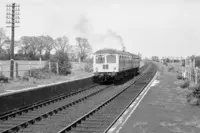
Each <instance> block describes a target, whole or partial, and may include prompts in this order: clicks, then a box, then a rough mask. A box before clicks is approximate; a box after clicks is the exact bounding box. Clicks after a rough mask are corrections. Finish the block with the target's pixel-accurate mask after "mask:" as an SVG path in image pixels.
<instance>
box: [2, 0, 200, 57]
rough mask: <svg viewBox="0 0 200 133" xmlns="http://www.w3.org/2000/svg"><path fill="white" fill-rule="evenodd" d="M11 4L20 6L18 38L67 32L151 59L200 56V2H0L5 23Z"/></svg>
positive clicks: (99, 45)
mask: <svg viewBox="0 0 200 133" xmlns="http://www.w3.org/2000/svg"><path fill="white" fill-rule="evenodd" d="M11 2H16V3H17V4H20V6H21V7H20V9H21V11H20V14H21V15H20V18H21V20H20V22H21V23H20V27H19V28H17V29H16V39H19V38H20V37H21V36H37V35H50V36H52V37H53V38H54V39H55V38H56V37H58V36H63V35H65V36H67V37H69V39H70V44H72V45H75V43H76V42H75V37H77V36H84V37H87V38H88V39H89V42H90V44H91V45H92V47H93V51H96V50H98V49H101V48H106V47H107V48H116V49H121V48H122V43H123V44H124V45H125V47H126V51H129V52H132V53H135V54H137V53H141V54H142V55H143V56H147V57H150V56H153V55H158V56H159V57H162V56H188V55H200V1H199V0H0V17H1V19H0V27H5V26H6V25H5V22H6V19H5V18H6V7H5V6H6V4H9V3H11ZM6 33H7V35H9V36H10V29H8V28H7V32H6Z"/></svg>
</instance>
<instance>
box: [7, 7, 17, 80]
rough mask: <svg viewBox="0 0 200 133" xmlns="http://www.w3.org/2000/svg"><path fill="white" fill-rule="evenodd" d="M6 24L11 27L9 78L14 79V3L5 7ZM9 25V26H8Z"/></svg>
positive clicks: (15, 9)
mask: <svg viewBox="0 0 200 133" xmlns="http://www.w3.org/2000/svg"><path fill="white" fill-rule="evenodd" d="M6 7H7V9H6V11H7V13H6V24H8V26H6V27H11V44H10V78H11V79H13V77H14V42H15V27H19V26H15V24H16V23H19V7H20V6H19V5H17V4H16V3H12V4H8V5H6ZM10 24H11V25H10Z"/></svg>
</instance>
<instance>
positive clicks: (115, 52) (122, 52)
mask: <svg viewBox="0 0 200 133" xmlns="http://www.w3.org/2000/svg"><path fill="white" fill-rule="evenodd" d="M94 54H125V55H132V56H137V55H135V54H132V53H129V52H124V51H120V50H116V49H101V50H98V51H96V52H95V53H94Z"/></svg>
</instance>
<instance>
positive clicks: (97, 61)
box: [96, 55, 105, 64]
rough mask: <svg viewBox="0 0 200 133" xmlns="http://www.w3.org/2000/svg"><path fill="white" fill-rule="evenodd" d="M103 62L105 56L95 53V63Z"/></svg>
mask: <svg viewBox="0 0 200 133" xmlns="http://www.w3.org/2000/svg"><path fill="white" fill-rule="evenodd" d="M102 63H105V56H104V55H96V64H102Z"/></svg>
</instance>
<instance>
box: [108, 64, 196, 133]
mask: <svg viewBox="0 0 200 133" xmlns="http://www.w3.org/2000/svg"><path fill="white" fill-rule="evenodd" d="M162 67H163V69H164V70H162V71H161V72H160V73H158V75H157V78H156V79H155V80H154V81H153V82H152V84H151V86H150V87H149V90H148V92H147V93H146V94H145V96H144V97H142V96H141V98H139V99H136V102H135V103H133V104H132V105H130V107H129V108H128V109H127V110H126V111H125V112H124V114H123V115H122V116H121V117H120V118H119V119H118V121H117V122H116V123H115V124H114V125H113V126H112V128H111V129H110V130H109V131H108V133H199V132H200V108H199V107H197V106H196V107H195V106H191V105H190V104H189V103H188V102H187V99H186V96H187V94H188V89H182V88H181V87H180V84H182V83H183V82H184V81H181V80H178V79H177V78H176V76H177V73H176V72H169V71H168V67H165V66H162Z"/></svg>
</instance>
